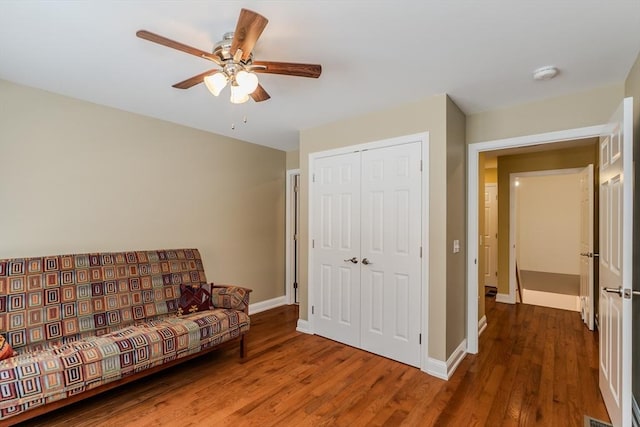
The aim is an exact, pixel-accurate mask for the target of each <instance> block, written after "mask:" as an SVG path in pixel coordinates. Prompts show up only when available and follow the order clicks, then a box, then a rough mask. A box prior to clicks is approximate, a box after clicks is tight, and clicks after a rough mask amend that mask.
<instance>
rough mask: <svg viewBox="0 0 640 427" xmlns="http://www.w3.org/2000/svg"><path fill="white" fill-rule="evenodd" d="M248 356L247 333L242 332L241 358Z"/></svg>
mask: <svg viewBox="0 0 640 427" xmlns="http://www.w3.org/2000/svg"><path fill="white" fill-rule="evenodd" d="M245 357H247V344H246V342H245V334H242V337H241V338H240V358H241V359H244V358H245Z"/></svg>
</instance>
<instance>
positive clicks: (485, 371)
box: [23, 298, 608, 427]
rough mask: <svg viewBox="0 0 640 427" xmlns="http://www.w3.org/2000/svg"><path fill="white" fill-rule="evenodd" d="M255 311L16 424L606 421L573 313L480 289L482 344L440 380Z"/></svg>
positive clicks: (593, 357)
mask: <svg viewBox="0 0 640 427" xmlns="http://www.w3.org/2000/svg"><path fill="white" fill-rule="evenodd" d="M251 318H252V325H251V331H250V333H249V336H248V357H247V358H245V359H244V360H242V359H240V358H239V356H238V354H239V350H238V345H237V344H234V345H233V346H227V347H225V348H222V349H220V350H219V351H216V352H213V353H210V354H208V355H205V356H202V357H199V358H197V359H194V360H193V361H191V362H187V363H186V364H183V365H179V366H176V367H174V368H170V369H168V370H166V371H163V372H161V373H159V374H156V375H155V376H151V377H149V378H145V379H142V380H140V381H137V382H134V383H132V384H128V385H126V386H124V387H121V388H117V389H115V390H112V391H109V392H107V393H104V394H102V395H99V396H96V397H94V398H92V399H88V400H85V401H82V402H79V403H77V404H74V405H71V406H69V407H66V408H62V409H60V410H58V411H56V412H53V413H51V414H47V415H44V416H42V417H40V418H37V419H34V420H31V421H29V422H27V423H24V424H23V425H25V426H41V425H49V426H126V425H135V426H174V425H181V426H189V425H190V426H200V425H202V426H231V425H237V426H307V425H308V426H334V425H335V426H377V425H385V426H396V425H406V426H432V425H433V426H465V427H466V426H485V425H486V426H511V425H520V426H534V425H540V426H582V425H583V417H584V415H585V414H587V415H590V416H592V417H594V418H598V419H601V420H604V421H608V416H607V413H606V410H605V407H604V403H603V401H602V398H601V397H600V392H599V391H598V347H597V334H594V333H591V332H589V331H588V330H587V329H586V328H585V327H584V326H583V325H582V323H581V322H580V318H579V315H578V313H575V312H568V311H561V310H554V309H550V308H545V307H537V306H530V305H524V304H518V305H516V306H513V305H506V304H496V303H495V300H494V299H492V298H488V299H487V319H488V327H487V329H486V330H485V332H484V333H483V334H482V335H481V337H480V353H479V354H478V355H473V356H470V355H469V356H467V357H466V358H465V359H464V361H463V362H462V363H461V364H460V366H459V367H458V369H457V371H456V373H455V374H454V376H453V377H452V378H451V379H450V380H449V381H442V380H439V379H436V378H434V377H431V376H429V375H427V374H425V373H423V372H421V371H420V370H419V369H416V368H412V367H408V366H406V365H403V364H401V363H397V362H394V361H391V360H387V359H384V358H382V357H379V356H375V355H372V354H369V353H367V352H365V351H361V350H357V349H353V348H350V347H347V346H345V345H342V344H340V343H336V342H334V341H330V340H327V339H324V338H321V337H317V336H312V335H305V334H301V333H298V332H296V331H295V325H296V320H297V309H296V307H295V306H288V307H286V306H285V307H281V308H277V309H274V310H270V311H268V312H264V313H260V314H257V315H254V316H251Z"/></svg>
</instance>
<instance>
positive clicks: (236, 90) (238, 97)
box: [230, 84, 249, 104]
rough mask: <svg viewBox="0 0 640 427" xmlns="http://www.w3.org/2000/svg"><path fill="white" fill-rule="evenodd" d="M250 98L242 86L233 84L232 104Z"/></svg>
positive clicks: (240, 102)
mask: <svg viewBox="0 0 640 427" xmlns="http://www.w3.org/2000/svg"><path fill="white" fill-rule="evenodd" d="M248 100H249V95H247V93H246V92H245V91H244V90H243V89H242V88H241V87H240V86H236V85H234V84H232V85H231V98H230V101H231V103H232V104H242V103H243V102H247V101H248Z"/></svg>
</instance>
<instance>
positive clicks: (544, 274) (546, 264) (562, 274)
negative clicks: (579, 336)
mask: <svg viewBox="0 0 640 427" xmlns="http://www.w3.org/2000/svg"><path fill="white" fill-rule="evenodd" d="M594 144H595V143H594ZM592 148H593V152H594V154H595V145H594V147H592ZM587 168H588V167H587ZM582 172H583V169H582V168H571V169H555V170H541V171H533V172H515V173H511V174H510V209H509V224H510V230H509V242H510V248H511V253H510V263H515V264H516V266H514V268H516V275H518V277H517V279H519V280H516V282H517V283H516V284H517V285H518V284H519V285H520V287H521V289H520V293H518V295H521V297H522V300H521V302H523V303H525V304H533V305H541V306H545V307H551V308H559V309H563V310H570V311H578V312H579V311H581V302H582V299H583V297H584V299H589V302H592V298H591V297H592V292H591V293H589V294H588V295H584V296H583V295H581V277H580V274H581V251H582V252H587V251H591V252H593V247H592V245H591V248H590V249H584V250H582V249H581V241H582V239H581V237H582V236H581V232H582V230H583V228H584V231H585V233H586V235H587V237H590V236H593V203H592V202H591V203H588V202H589V200H592V198H593V193H591V194H589V195H588V196H589V200H588V201H587V203H586V205H587V206H586V207H585V209H588V210H589V209H590V210H591V216H589V215H588V213H589V212H587V214H586V215H581V207H582V203H581V202H582V199H581V197H582V192H581V191H580V188H581V182H582V175H581V173H582ZM592 181H593V177H591V182H592ZM590 188H591V190H592V191H593V186H590ZM583 217H584V218H591V221H590V223H589V224H584V227H582V224H581V223H582V218H583ZM587 222H588V221H587ZM585 240H589V239H588V238H585ZM586 246H589V244H588V243H587V244H586ZM585 256H586V255H585ZM590 283H591V284H593V279H592V276H591V281H590ZM585 291H587V292H588V291H590V289H589V288H588V287H587V286H585ZM510 293H511V290H510ZM587 312H588V313H589V314H591V312H592V309H591V308H590V307H589V309H588V310H587V309H586V307H585V316H586V313H587ZM585 320H586V319H585Z"/></svg>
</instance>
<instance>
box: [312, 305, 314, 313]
mask: <svg viewBox="0 0 640 427" xmlns="http://www.w3.org/2000/svg"><path fill="white" fill-rule="evenodd" d="M311 314H314V306H311Z"/></svg>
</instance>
